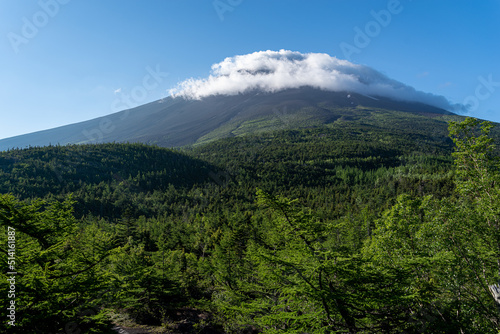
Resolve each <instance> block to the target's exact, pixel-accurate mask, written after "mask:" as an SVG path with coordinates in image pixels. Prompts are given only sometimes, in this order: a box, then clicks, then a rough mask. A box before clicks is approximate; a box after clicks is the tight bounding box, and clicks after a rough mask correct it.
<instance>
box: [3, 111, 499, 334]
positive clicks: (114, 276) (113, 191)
mask: <svg viewBox="0 0 500 334" xmlns="http://www.w3.org/2000/svg"><path fill="white" fill-rule="evenodd" d="M330 112H331V111H330ZM450 117H452V116H444V115H438V114H436V115H434V117H429V115H425V116H424V115H419V114H418V113H409V112H396V111H390V110H387V109H380V108H379V109H376V108H375V109H374V108H362V107H357V108H354V109H352V110H351V111H350V113H349V112H348V111H347V109H346V110H343V111H342V115H341V116H340V115H339V117H336V118H335V120H333V119H332V121H331V122H328V123H327V124H325V125H321V126H320V125H319V124H313V123H307V122H305V123H304V124H301V125H304V126H294V129H293V130H290V129H288V128H282V127H281V126H280V125H279V124H278V123H276V124H275V125H273V123H272V122H271V121H270V120H269V119H267V120H265V119H262V123H260V122H261V121H259V119H255V120H254V123H253V124H251V123H248V121H246V123H245V122H241V123H238V120H237V119H235V120H233V123H230V124H233V125H234V126H232V127H231V128H228V129H227V131H229V132H232V133H233V135H234V136H233V137H231V138H224V139H218V140H216V138H218V135H217V134H213V136H212V137H210V136H208V137H206V139H207V140H206V141H207V142H208V143H205V144H198V145H192V146H189V147H184V148H183V149H182V150H177V151H173V150H169V149H164V148H159V147H153V146H147V145H143V144H118V143H114V144H99V145H83V146H77V145H73V146H50V147H43V148H29V149H23V150H10V151H6V152H0V193H1V194H2V195H0V223H1V224H2V228H3V229H4V231H5V232H2V236H1V238H2V239H1V240H2V243H4V244H6V243H7V236H8V228H9V227H11V228H14V229H15V230H16V247H17V248H16V258H17V260H16V265H15V266H16V270H17V271H18V272H19V273H21V274H22V275H19V276H17V278H16V279H17V285H16V289H18V291H22V293H20V294H19V296H18V297H17V307H18V308H17V316H18V320H17V321H18V325H19V326H20V327H22V326H24V331H23V333H30V332H33V333H53V332H64V331H66V332H68V331H70V332H71V331H73V332H78V330H81V332H82V333H106V332H109V333H112V332H113V331H112V330H111V328H112V327H113V325H112V323H111V322H112V321H114V322H117V323H120V324H121V325H122V326H127V325H130V324H131V323H134V324H140V325H143V326H153V327H154V328H155V330H156V331H163V332H164V333H181V332H183V333H186V332H189V333H261V332H262V333H333V332H338V333H401V332H409V333H419V332H434V333H449V332H460V331H463V332H467V333H496V328H497V325H496V323H498V321H499V320H500V317H499V315H498V314H497V313H496V309H495V303H494V301H493V299H492V298H491V296H490V294H489V292H488V288H487V284H486V285H485V282H486V283H488V284H493V283H494V282H495V281H494V279H497V278H498V274H495V270H494V268H495V266H496V265H495V264H494V261H493V259H495V257H496V256H497V255H500V254H497V250H496V248H491V247H492V245H495V244H500V243H496V242H497V241H496V240H497V239H495V238H497V236H496V234H492V235H490V234H486V233H487V232H486V231H487V229H488V227H487V226H488V224H487V223H485V222H488V223H489V224H490V226H496V225H495V224H497V222H498V212H497V211H498V206H497V205H496V204H494V203H495V199H496V198H497V197H495V196H498V183H495V182H497V181H495V180H497V179H498V174H495V173H497V171H498V170H496V169H495V168H497V167H496V166H497V165H495V163H494V161H493V160H491V161H489V160H487V157H488V156H489V155H492V154H493V153H487V154H482V153H481V152H478V153H475V152H474V150H476V151H481V150H486V151H487V147H488V145H489V144H488V142H487V141H486V140H485V139H484V138H483V139H477V141H476V142H475V144H478V145H476V146H475V148H474V147H472V148H471V145H469V146H467V145H466V146H464V147H462V149H461V150H462V151H463V152H465V153H467V154H469V155H470V156H471V157H473V158H478V160H477V161H484V163H483V164H481V165H480V166H479V165H477V166H472V167H471V168H470V169H468V168H465V169H464V168H462V167H460V166H466V164H467V161H469V160H468V158H464V159H462V157H463V155H462V156H459V155H458V156H457V155H456V156H455V157H452V152H453V147H454V144H453V141H452V140H451V139H450V138H449V137H448V129H447V127H448V124H447V123H446V122H445V119H449V118H450ZM453 119H457V117H455V116H453ZM271 120H272V119H271ZM299 123H300V122H299ZM294 125H299V124H298V123H297V124H294ZM247 129H250V130H249V131H247ZM465 129H467V127H466V128H465ZM254 130H258V131H254ZM264 130H266V131H264ZM225 131H226V130H225ZM456 131H457V134H456V135H455V138H463V136H462V132H463V131H462V132H460V131H459V130H456ZM243 133H244V134H245V135H241V134H243ZM475 133H477V132H476V130H474V131H472V132H471V133H470V135H473V134H475ZM460 143H461V142H460V141H459V142H458V144H460ZM486 151H485V152H486ZM454 159H455V160H456V161H458V162H459V163H461V164H462V165H458V167H455V166H454V164H453V160H454ZM461 159H462V160H461ZM492 159H493V158H492ZM478 166H479V167H478ZM476 167H477V168H480V170H479V173H480V174H479V175H477V174H474V173H476V172H475V170H476ZM464 173H469V174H467V175H468V176H467V175H465V174H464ZM481 177H482V178H481ZM464 180H465V181H464ZM478 180H479V181H478ZM467 182H469V183H467ZM474 182H476V183H474ZM471 189H472V190H474V189H475V190H477V193H475V194H472V195H471V194H469V193H468V191H469V192H470V191H471ZM488 190H490V191H488ZM485 193H488V194H490V195H491V196H492V197H490V198H487V197H485ZM8 194H11V195H8ZM469 195H471V196H470V197H469ZM469 198H470V199H471V200H469ZM498 198H500V197H498ZM289 199H290V200H289ZM476 207H477V208H476ZM452 208H455V210H453V209H452ZM465 216H467V219H466V220H467V222H468V223H467V224H463V225H460V222H462V220H461V219H463V217H465ZM492 224H493V225H492ZM448 226H453V229H452V230H447V229H446V228H447V227H448ZM445 227H446V228H445ZM450 231H452V232H453V233H455V234H453V233H452V234H450V233H451V232H450ZM481 231H482V232H481ZM488 231H490V230H488ZM490 232H491V231H490ZM488 233H489V232H488ZM467 238H469V239H467ZM467 240H472V241H473V244H468V243H467ZM499 240H500V239H499ZM453 242H454V243H455V244H454V246H453ZM463 251H466V252H467V254H468V255H465V256H462V255H463V253H461V252H463ZM0 263H1V266H2V273H7V272H8V271H9V268H8V265H9V264H8V263H7V258H6V257H5V256H4V257H3V258H2V261H1V262H0ZM451 272H453V273H454V274H453V275H450V273H451ZM476 274H480V275H482V276H481V277H480V279H479V280H478V278H477V277H476V276H475V275H476ZM3 275H4V276H5V274H3ZM2 277H3V276H2ZM4 278H6V277H3V278H2V282H3V283H2V284H3V285H2V289H4V288H5V289H6V290H7V289H8V286H7V283H6V282H7V281H6V279H4ZM457 289H462V290H460V291H459V292H457V291H458V290H457ZM0 299H1V301H2V303H3V305H7V304H8V303H9V300H8V299H7V296H6V295H4V296H2V297H1V298H0ZM6 312H7V310H6V308H3V311H1V312H0V314H1V316H2V317H4V319H5V318H6V317H7V313H6ZM42 319H43V321H42ZM47 320H48V321H47ZM1 326H5V323H2V325H1ZM2 328H3V327H2ZM151 328H152V327H150V329H149V330H152V329H151ZM145 330H146V329H145Z"/></svg>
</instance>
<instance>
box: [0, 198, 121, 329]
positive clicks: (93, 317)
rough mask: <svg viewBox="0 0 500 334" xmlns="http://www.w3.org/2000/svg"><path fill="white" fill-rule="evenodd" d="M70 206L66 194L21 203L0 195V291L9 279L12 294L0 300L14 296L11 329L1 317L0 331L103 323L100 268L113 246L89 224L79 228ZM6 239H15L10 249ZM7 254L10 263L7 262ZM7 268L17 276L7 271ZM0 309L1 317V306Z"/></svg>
mask: <svg viewBox="0 0 500 334" xmlns="http://www.w3.org/2000/svg"><path fill="white" fill-rule="evenodd" d="M72 205H73V201H72V200H71V198H68V199H67V200H65V201H64V202H47V201H43V200H33V201H32V202H31V203H29V204H27V203H24V202H21V201H19V200H18V199H16V198H15V197H14V196H12V195H0V225H1V226H2V233H1V236H0V242H1V244H2V249H3V252H4V256H2V259H1V262H0V266H1V274H0V280H1V283H0V284H1V287H2V291H7V290H8V281H7V278H12V277H14V279H15V297H14V298H12V299H10V298H9V299H8V296H7V294H2V295H1V296H0V303H1V304H2V305H3V306H5V305H9V303H10V300H14V301H15V306H16V319H15V320H16V322H15V327H10V326H8V325H7V324H6V322H5V321H2V322H1V325H0V326H1V328H3V329H4V330H7V328H8V330H9V331H16V330H17V331H18V332H22V333H54V332H59V331H70V332H75V333H76V331H77V330H84V329H87V330H90V328H95V329H96V331H97V332H99V330H101V331H103V328H105V327H106V326H105V325H106V322H105V321H104V320H105V317H104V313H103V311H102V310H101V308H100V306H102V303H103V300H104V299H105V298H106V296H105V295H106V291H107V289H108V287H107V285H106V283H107V275H106V273H105V272H103V271H102V270H100V267H101V265H102V264H103V262H104V261H105V260H106V258H107V256H108V255H109V253H110V251H111V250H112V249H113V247H114V246H113V245H114V241H113V236H112V235H111V234H110V233H106V232H103V231H101V230H100V229H99V228H97V226H95V225H88V226H85V227H80V226H79V224H78V221H77V220H76V219H75V218H74V217H73V215H72V211H73V207H72ZM8 232H11V233H8ZM12 232H14V233H12ZM9 237H10V238H9ZM7 239H9V240H10V241H13V240H14V239H15V248H10V246H9V248H7V246H6V245H7V242H8V240H7ZM6 249H8V250H9V251H8V252H6V251H5V250H6ZM12 250H14V252H12ZM10 253H11V254H10ZM10 255H12V257H13V258H14V260H13V262H10V261H7V259H8V258H9V256H10ZM13 271H15V272H16V273H17V274H15V275H12V274H8V272H13ZM0 313H1V316H2V319H7V317H6V307H2V311H1V312H0ZM103 326H104V327H103ZM6 327H7V328H6ZM88 332H91V331H88Z"/></svg>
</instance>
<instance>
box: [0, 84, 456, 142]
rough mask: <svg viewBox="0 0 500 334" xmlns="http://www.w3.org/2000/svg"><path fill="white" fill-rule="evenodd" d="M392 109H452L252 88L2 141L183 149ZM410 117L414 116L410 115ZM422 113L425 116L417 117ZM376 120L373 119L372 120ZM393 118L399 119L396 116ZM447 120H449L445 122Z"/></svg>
mask: <svg viewBox="0 0 500 334" xmlns="http://www.w3.org/2000/svg"><path fill="white" fill-rule="evenodd" d="M389 111H390V112H391V114H392V118H396V119H399V121H401V122H405V120H406V121H411V122H413V123H415V124H416V123H418V120H419V119H421V120H424V119H428V118H429V117H432V118H435V119H436V121H438V120H441V119H442V118H443V116H446V115H452V113H450V112H448V111H446V110H443V109H440V108H437V107H433V106H430V105H426V104H422V103H414V102H403V101H395V100H391V99H389V98H385V97H371V96H366V95H360V94H356V93H351V92H329V91H324V90H320V89H314V88H309V87H303V88H298V89H288V90H283V91H279V92H276V93H264V92H260V91H253V92H251V93H246V94H238V95H232V96H225V95H215V96H209V97H205V98H203V99H200V100H189V99H184V98H182V97H175V98H172V97H168V98H166V99H163V100H159V101H155V102H152V103H149V104H145V105H142V106H139V107H136V108H133V109H129V110H124V111H121V112H118V113H115V114H111V115H109V116H105V117H101V118H96V119H92V120H89V121H85V122H81V123H76V124H71V125H67V126H62V127H58V128H54V129H50V130H45V131H40V132H35V133H30V134H26V135H21V136H16V137H12V138H7V139H3V140H0V150H6V149H11V148H15V147H19V148H23V147H27V146H45V145H49V144H52V145H56V144H60V145H65V144H85V143H104V142H131V143H132V142H139V143H148V144H157V145H159V146H164V147H179V146H184V145H191V144H197V143H203V142H208V141H211V140H214V139H218V138H223V137H231V136H239V135H244V134H248V133H256V132H261V131H267V130H278V129H285V128H300V127H312V126H319V125H322V124H332V123H335V122H336V121H337V122H338V121H345V120H348V121H364V122H368V123H370V122H373V121H374V120H377V119H378V122H379V123H380V122H381V123H382V124H383V123H385V121H389V120H388V119H386V120H384V119H383V117H382V115H383V114H387V112H389ZM410 115H411V120H409V119H407V117H408V116H410ZM415 116H420V117H415ZM370 119H371V121H370ZM393 121H394V120H393ZM443 124H444V122H443Z"/></svg>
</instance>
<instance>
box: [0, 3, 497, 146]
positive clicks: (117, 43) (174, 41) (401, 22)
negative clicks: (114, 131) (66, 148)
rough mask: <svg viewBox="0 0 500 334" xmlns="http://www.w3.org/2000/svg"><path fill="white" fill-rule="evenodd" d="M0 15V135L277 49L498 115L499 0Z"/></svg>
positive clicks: (60, 6)
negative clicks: (366, 71)
mask: <svg viewBox="0 0 500 334" xmlns="http://www.w3.org/2000/svg"><path fill="white" fill-rule="evenodd" d="M387 13H389V16H387ZM0 16H1V17H0V112H1V122H0V138H6V137H11V136H15V135H19V134H24V133H29V132H34V131H38V130H44V129H48V128H52V127H56V126H60V125H65V124H69V123H75V122H79V121H83V120H87V119H91V118H95V117H99V116H103V115H107V114H110V113H112V112H115V111H118V110H119V109H124V108H126V107H127V106H136V105H140V104H143V103H146V102H150V101H153V100H157V99H160V98H162V97H166V96H167V94H168V90H169V89H171V88H173V87H175V86H176V84H177V83H178V82H180V81H183V80H185V79H187V78H190V77H193V78H203V77H206V76H208V75H209V74H210V68H211V65H212V64H214V63H219V62H221V61H222V60H224V59H225V58H226V57H231V56H235V55H242V54H248V53H252V52H255V51H263V50H280V49H285V50H292V51H299V52H302V53H309V52H319V53H327V54H329V55H331V56H335V57H338V58H341V59H348V60H350V61H351V62H353V63H356V64H362V65H366V66H369V67H372V68H374V69H376V70H378V71H380V72H382V73H383V74H385V75H387V76H389V77H391V78H393V79H396V80H398V81H401V82H403V83H405V84H407V85H410V86H413V87H415V88H416V89H418V90H421V91H424V92H429V93H433V94H437V95H443V96H445V97H446V98H447V99H449V100H450V101H451V102H453V103H469V104H471V106H472V108H471V110H470V111H469V115H471V116H475V117H479V118H484V119H489V120H493V121H497V122H500V107H499V106H500V66H499V65H498V61H499V59H500V34H499V33H500V20H499V18H500V1H499V0H482V1H476V2H473V1H460V0H454V1H448V0H440V1H432V0H427V1H425V0H400V1H397V0H384V1H379V0H366V1H357V0H308V1H306V0H281V1H278V0H215V1H213V0H150V1H131V0H120V1H118V0H107V1H102V0H40V1H15V0H3V1H2V2H0ZM360 31H361V33H360Z"/></svg>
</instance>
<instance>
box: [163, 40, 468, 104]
mask: <svg viewBox="0 0 500 334" xmlns="http://www.w3.org/2000/svg"><path fill="white" fill-rule="evenodd" d="M304 86H311V87H315V88H319V89H323V90H329V91H335V92H341V91H345V92H356V93H359V94H364V95H371V96H374V95H375V96H382V97H388V98H392V99H397V100H406V101H414V102H422V103H427V104H431V105H434V106H437V107H440V108H444V109H448V110H453V109H455V108H456V107H459V106H452V105H451V104H450V103H449V101H448V100H446V99H445V98H444V97H442V96H437V95H433V94H429V93H424V92H420V91H417V90H415V89H414V88H413V87H410V86H407V85H405V84H403V83H401V82H399V81H396V80H393V79H390V78H389V77H387V76H385V75H384V74H382V73H380V72H378V71H376V70H374V69H372V68H370V67H368V66H363V65H357V64H353V63H351V62H349V61H347V60H341V59H337V58H335V57H331V56H329V55H328V54H324V53H305V54H303V53H300V52H293V51H288V50H280V51H260V52H254V53H251V54H247V55H239V56H235V57H229V58H226V59H224V61H222V62H220V63H218V64H214V65H212V73H211V74H210V76H209V77H208V78H204V79H193V78H191V79H187V80H185V81H183V82H181V83H179V84H178V85H177V87H175V88H173V89H171V90H170V91H169V93H170V95H172V96H173V97H183V98H186V99H197V100H199V99H202V98H204V97H207V96H210V95H237V94H241V93H246V92H249V91H252V90H262V91H265V92H276V91H280V90H284V89H289V88H299V87H304Z"/></svg>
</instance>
